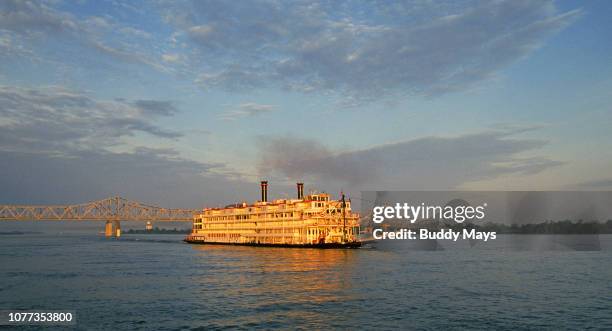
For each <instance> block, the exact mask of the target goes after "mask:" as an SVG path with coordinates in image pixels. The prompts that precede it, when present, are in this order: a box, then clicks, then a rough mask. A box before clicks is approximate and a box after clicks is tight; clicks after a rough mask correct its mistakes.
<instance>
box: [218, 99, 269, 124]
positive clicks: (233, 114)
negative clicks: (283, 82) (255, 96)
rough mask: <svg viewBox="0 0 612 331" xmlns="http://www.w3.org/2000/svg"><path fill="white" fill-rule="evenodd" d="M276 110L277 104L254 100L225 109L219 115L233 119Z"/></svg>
mask: <svg viewBox="0 0 612 331" xmlns="http://www.w3.org/2000/svg"><path fill="white" fill-rule="evenodd" d="M276 110H277V106H275V105H265V104H258V103H254V102H247V103H242V104H239V105H238V106H236V107H233V108H232V109H230V110H227V111H225V112H224V113H223V114H221V116H219V117H220V118H221V119H224V120H228V121H233V120H237V119H239V118H243V117H251V116H259V115H262V114H265V113H269V112H273V111H276Z"/></svg>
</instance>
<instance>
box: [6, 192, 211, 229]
mask: <svg viewBox="0 0 612 331" xmlns="http://www.w3.org/2000/svg"><path fill="white" fill-rule="evenodd" d="M197 212H199V210H197V209H169V208H161V207H157V206H151V205H146V204H143V203H140V202H136V201H130V200H127V199H125V198H122V197H112V198H106V199H103V200H98V201H91V202H87V203H81V204H76V205H54V206H34V205H0V220H23V221H25V220H57V221H106V232H105V233H106V235H107V236H111V235H114V236H116V237H118V236H120V234H121V227H120V224H119V222H120V221H146V222H152V221H170V222H179V221H185V222H186V221H190V222H191V221H192V220H193V215H194V214H196V213H197Z"/></svg>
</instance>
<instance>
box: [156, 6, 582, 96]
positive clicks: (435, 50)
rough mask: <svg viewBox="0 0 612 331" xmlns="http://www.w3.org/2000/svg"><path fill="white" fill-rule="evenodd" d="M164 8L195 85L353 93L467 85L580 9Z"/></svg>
mask: <svg viewBox="0 0 612 331" xmlns="http://www.w3.org/2000/svg"><path fill="white" fill-rule="evenodd" d="M166 11H167V14H166V16H167V17H168V20H169V21H170V22H172V23H173V24H174V25H175V26H176V27H177V29H179V30H180V31H182V32H183V33H182V35H184V36H187V38H188V41H189V42H190V43H191V44H192V45H195V46H197V47H198V48H199V50H200V53H199V54H200V57H201V58H202V59H203V60H202V64H203V65H202V66H203V68H202V69H201V74H200V75H199V78H198V79H197V83H199V84H200V85H201V86H202V87H204V88H206V89H213V88H225V89H228V90H230V91H242V90H245V89H256V88H262V87H270V86H276V87H282V88H286V89H290V90H298V91H302V92H313V91H319V92H330V91H332V92H336V93H338V94H341V95H346V96H349V97H351V98H352V99H353V100H359V101H364V100H373V99H378V98H380V97H382V96H387V95H407V94H425V95H439V94H444V93H448V92H452V91H458V90H465V89H467V88H470V87H471V86H473V85H474V84H477V83H479V82H482V81H485V80H487V79H489V78H491V77H493V76H495V75H496V74H497V73H498V72H500V70H502V69H504V68H506V67H507V66H509V65H510V64H512V63H514V62H516V61H518V60H520V59H522V58H524V57H525V56H527V55H529V54H530V53H531V52H533V51H534V50H535V49H537V48H538V47H539V46H540V45H541V44H542V43H543V42H544V41H545V40H546V38H547V37H548V36H550V35H551V34H554V33H556V32H558V31H559V30H561V29H563V28H564V27H566V26H567V25H569V24H571V23H572V22H573V21H574V20H576V18H577V17H579V16H580V14H581V11H580V10H573V11H568V12H562V13H559V12H557V9H556V8H555V5H554V3H553V2H552V1H515V0H511V1H487V2H482V3H479V4H477V5H476V6H474V7H471V8H469V7H463V8H460V7H458V6H452V4H451V3H445V2H439V3H435V4H434V3H428V4H420V5H419V6H416V5H409V4H407V3H405V2H401V1H400V2H384V3H380V4H379V3H375V2H370V3H364V4H361V5H359V8H357V6H356V5H355V3H352V2H343V1H337V2H336V1H335V2H304V3H283V2H280V3H278V2H269V1H250V2H239V3H235V2H228V1H197V2H194V3H190V4H189V5H186V6H183V5H174V6H169V7H167V8H166ZM364 12H367V13H368V15H364V14H363V13H364ZM228 17H231V18H232V19H231V20H230V19H228Z"/></svg>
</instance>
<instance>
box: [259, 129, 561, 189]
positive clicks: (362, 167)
mask: <svg viewBox="0 0 612 331" xmlns="http://www.w3.org/2000/svg"><path fill="white" fill-rule="evenodd" d="M512 134H514V133H513V132H504V131H491V132H483V133H476V134H469V135H462V136H457V137H427V138H420V139H414V140H408V141H403V142H398V143H393V144H386V145H379V146H374V147H371V148H367V149H362V150H353V151H340V152H335V151H332V150H330V149H329V148H327V147H326V146H324V145H322V144H320V143H318V142H317V141H314V140H309V139H299V138H291V137H262V138H261V139H260V140H259V150H260V160H259V169H260V172H261V173H262V174H268V175H272V176H275V174H276V175H279V174H280V175H282V176H284V177H285V178H290V179H292V180H308V181H314V182H316V183H321V184H329V183H336V186H337V185H349V186H350V187H352V188H355V187H358V188H361V189H382V190H407V189H452V188H456V187H457V186H459V185H461V184H464V183H468V182H472V181H477V180H482V179H488V178H494V177H497V176H500V175H505V174H524V175H528V174H534V173H537V172H541V171H544V170H546V169H549V168H551V167H554V166H558V165H561V164H562V163H561V162H558V161H554V160H549V159H547V158H544V157H520V156H519V155H520V154H521V153H524V152H528V151H533V150H535V149H537V148H539V147H542V146H543V145H545V144H546V142H545V141H542V140H535V139H518V138H511V137H510V135H512Z"/></svg>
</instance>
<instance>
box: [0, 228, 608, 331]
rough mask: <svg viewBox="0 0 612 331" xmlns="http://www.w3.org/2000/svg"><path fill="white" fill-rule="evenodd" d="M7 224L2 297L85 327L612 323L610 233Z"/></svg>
mask: <svg viewBox="0 0 612 331" xmlns="http://www.w3.org/2000/svg"><path fill="white" fill-rule="evenodd" d="M0 226H2V227H0V231H2V232H4V234H3V235H1V236H0V309H55V310H59V309H67V310H76V311H77V318H78V324H77V328H78V329H87V330H92V329H101V330H110V329H117V328H122V329H123V328H127V329H143V330H145V329H146V330H152V329H162V330H174V329H202V330H204V329H211V328H232V329H233V328H244V329H250V328H264V329H269V328H291V329H293V328H304V329H306V328H315V329H323V328H330V327H331V328H342V329H353V328H356V327H365V328H373V327H379V328H385V329H390V328H404V329H405V328H461V327H464V328H494V329H516V328H530V329H559V328H561V329H568V328H569V329H571V328H587V327H593V328H601V329H605V328H607V329H610V328H612V236H607V235H606V236H586V237H579V238H578V239H575V238H569V239H568V237H555V236H501V237H500V238H499V239H498V240H496V241H494V242H491V243H484V244H483V243H479V244H477V245H470V244H469V243H467V242H463V243H455V244H450V243H448V244H447V243H445V242H439V243H437V244H436V243H433V244H431V243H428V244H426V245H420V244H419V245H406V244H402V243H395V244H392V243H389V244H388V245H382V246H381V245H379V247H377V248H366V249H358V250H318V249H286V248H264V247H234V246H192V245H188V244H184V243H182V242H181V241H180V240H181V238H182V236H180V235H157V236H155V235H126V236H124V237H122V238H121V239H119V240H107V239H104V238H103V237H100V236H99V235H98V234H96V231H93V230H96V229H97V228H98V227H100V228H101V226H100V225H99V223H98V224H97V225H91V226H90V227H89V228H87V229H84V230H81V231H68V230H66V229H69V225H66V224H53V225H45V226H44V227H42V228H43V230H41V231H39V232H37V233H29V232H27V231H26V233H25V234H7V233H6V232H8V231H10V230H14V229H15V228H17V229H19V230H24V227H23V226H21V227H20V226H16V225H15V224H13V223H11V224H9V225H7V224H6V223H5V224H0ZM29 226H30V227H29V228H27V227H26V230H30V231H31V230H32V229H37V227H36V226H34V225H32V224H30V225H29ZM92 229H93V230H92ZM86 230H87V231H86ZM97 230H99V229H97ZM576 242H579V244H576ZM472 244H473V243H472Z"/></svg>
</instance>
